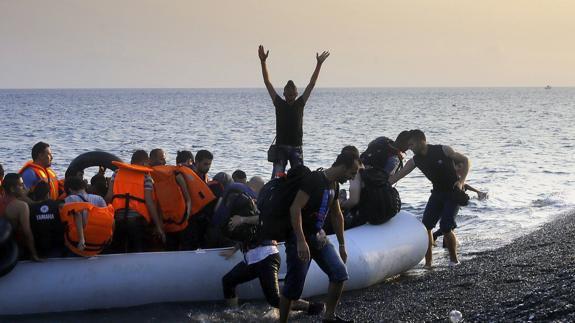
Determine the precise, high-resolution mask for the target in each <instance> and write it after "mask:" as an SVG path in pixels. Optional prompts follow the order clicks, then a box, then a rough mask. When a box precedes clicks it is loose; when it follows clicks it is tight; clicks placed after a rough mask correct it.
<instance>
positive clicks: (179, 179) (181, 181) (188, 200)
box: [176, 174, 192, 221]
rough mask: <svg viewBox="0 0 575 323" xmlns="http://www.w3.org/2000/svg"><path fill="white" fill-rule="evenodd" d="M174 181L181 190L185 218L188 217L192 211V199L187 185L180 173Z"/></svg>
mask: <svg viewBox="0 0 575 323" xmlns="http://www.w3.org/2000/svg"><path fill="white" fill-rule="evenodd" d="M176 182H177V183H178V185H179V186H180V189H181V190H182V194H184V200H185V201H186V220H185V221H188V219H189V218H190V215H191V212H192V199H191V198H190V192H189V191H188V185H187V184H186V180H185V179H184V176H183V175H182V174H178V175H176Z"/></svg>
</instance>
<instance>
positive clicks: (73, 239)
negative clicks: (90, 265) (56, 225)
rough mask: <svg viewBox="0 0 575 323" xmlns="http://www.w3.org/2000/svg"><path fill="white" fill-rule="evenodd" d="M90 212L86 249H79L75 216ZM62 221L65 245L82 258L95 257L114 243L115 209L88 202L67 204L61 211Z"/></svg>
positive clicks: (85, 238)
mask: <svg viewBox="0 0 575 323" xmlns="http://www.w3.org/2000/svg"><path fill="white" fill-rule="evenodd" d="M84 210H87V211H88V218H87V221H86V223H85V227H84V240H85V241H86V247H85V248H84V250H82V251H80V250H79V249H78V240H79V235H78V231H77V229H76V222H75V221H74V214H76V213H78V212H82V211H84ZM60 220H61V221H62V223H63V224H64V243H65V244H66V246H67V247H68V248H69V249H70V250H71V251H72V252H73V253H75V254H77V255H80V256H86V257H90V256H95V255H97V254H99V253H101V252H102V250H104V248H105V247H106V246H107V245H108V244H109V243H110V242H111V241H112V236H113V235H114V207H113V206H112V205H108V206H107V207H97V206H95V205H94V204H92V203H88V202H73V203H66V204H65V205H64V206H63V207H62V210H61V211H60Z"/></svg>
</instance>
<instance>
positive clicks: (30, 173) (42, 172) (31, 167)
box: [18, 142, 61, 200]
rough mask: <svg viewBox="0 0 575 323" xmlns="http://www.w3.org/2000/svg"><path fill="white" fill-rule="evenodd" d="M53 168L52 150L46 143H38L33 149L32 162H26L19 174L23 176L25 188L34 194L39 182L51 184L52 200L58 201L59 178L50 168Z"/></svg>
mask: <svg viewBox="0 0 575 323" xmlns="http://www.w3.org/2000/svg"><path fill="white" fill-rule="evenodd" d="M51 166H52V150H51V149H50V145H49V144H47V143H45V142H38V143H36V144H35V145H34V147H32V160H30V161H28V162H26V164H24V166H22V168H21V169H20V171H19V172H18V173H19V174H20V175H22V180H23V181H24V186H25V187H26V188H27V189H28V191H29V192H33V191H34V189H35V187H36V184H38V182H39V181H44V182H48V184H50V199H52V200H57V199H58V197H59V196H60V194H61V192H60V189H61V188H60V185H59V183H58V176H57V175H56V173H55V172H54V171H53V170H52V168H50V167H51Z"/></svg>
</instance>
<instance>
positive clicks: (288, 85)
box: [284, 80, 297, 91]
mask: <svg viewBox="0 0 575 323" xmlns="http://www.w3.org/2000/svg"><path fill="white" fill-rule="evenodd" d="M287 90H297V87H296V86H295V83H294V82H293V81H292V80H289V81H287V83H286V85H285V86H284V91H287Z"/></svg>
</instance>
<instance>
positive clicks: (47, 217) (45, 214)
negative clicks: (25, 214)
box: [30, 200, 64, 256]
mask: <svg viewBox="0 0 575 323" xmlns="http://www.w3.org/2000/svg"><path fill="white" fill-rule="evenodd" d="M59 207H60V205H59V202H57V201H53V200H47V201H44V202H37V203H33V204H31V205H30V227H31V229H32V234H33V235H34V243H35V245H36V249H37V250H38V253H39V254H40V256H44V254H45V252H47V251H49V250H50V249H52V248H59V247H63V246H64V225H63V224H62V222H61V221H60V210H59Z"/></svg>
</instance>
